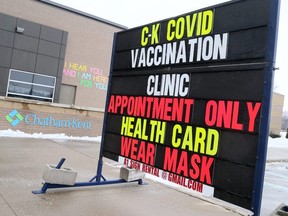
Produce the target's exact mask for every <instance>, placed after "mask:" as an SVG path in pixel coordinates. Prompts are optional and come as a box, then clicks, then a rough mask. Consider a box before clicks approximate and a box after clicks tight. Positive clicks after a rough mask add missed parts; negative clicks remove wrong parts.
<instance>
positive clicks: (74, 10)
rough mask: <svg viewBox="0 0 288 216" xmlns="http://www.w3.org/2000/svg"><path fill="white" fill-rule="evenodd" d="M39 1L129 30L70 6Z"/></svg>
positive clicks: (47, 0) (43, 0)
mask: <svg viewBox="0 0 288 216" xmlns="http://www.w3.org/2000/svg"><path fill="white" fill-rule="evenodd" d="M37 1H39V2H42V3H45V4H48V5H51V6H54V7H57V8H61V9H64V10H66V11H69V12H72V13H75V14H78V15H81V16H84V17H88V18H90V19H94V20H97V21H99V22H102V23H106V24H108V25H112V26H115V27H117V28H121V29H123V30H127V29H128V27H127V26H124V25H120V24H118V23H115V22H112V21H109V20H106V19H103V18H101V17H98V16H95V15H92V14H89V13H86V12H83V11H80V10H77V9H75V8H71V7H68V6H66V5H62V4H59V3H56V2H53V1H51V0H37Z"/></svg>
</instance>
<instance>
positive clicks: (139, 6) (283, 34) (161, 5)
mask: <svg viewBox="0 0 288 216" xmlns="http://www.w3.org/2000/svg"><path fill="white" fill-rule="evenodd" d="M53 1H54V2H57V3H60V4H63V5H67V6H69V7H72V8H76V9H78V10H81V11H84V12H86V13H90V14H93V15H95V16H98V17H101V18H104V19H107V20H109V21H112V22H115V23H118V24H120V25H123V26H127V27H128V28H133V27H137V26H140V25H144V24H147V23H151V22H155V21H158V20H162V19H166V18H169V17H174V16H178V15H181V14H183V13H187V12H190V11H194V10H196V9H200V8H203V7H207V6H211V5H215V4H218V3H222V2H227V1H228V0H207V1H204V0H176V1H167V0H145V1H135V0H121V1H119V0H104V1H102V0H101V1H100V0H78V1H72V0H53ZM287 23H288V0H282V1H281V8H280V22H279V32H278V48H277V56H276V57H277V59H276V67H279V70H277V71H276V72H275V78H274V91H275V92H278V93H280V94H284V95H285V103H284V111H287V112H288V41H287V40H288V28H287Z"/></svg>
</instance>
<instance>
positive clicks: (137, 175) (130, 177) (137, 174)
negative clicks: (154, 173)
mask: <svg viewBox="0 0 288 216" xmlns="http://www.w3.org/2000/svg"><path fill="white" fill-rule="evenodd" d="M144 177H145V173H144V172H142V171H140V170H136V169H131V168H128V167H124V166H123V167H121V169H120V179H124V180H125V181H127V182H129V181H135V180H139V179H143V178H144Z"/></svg>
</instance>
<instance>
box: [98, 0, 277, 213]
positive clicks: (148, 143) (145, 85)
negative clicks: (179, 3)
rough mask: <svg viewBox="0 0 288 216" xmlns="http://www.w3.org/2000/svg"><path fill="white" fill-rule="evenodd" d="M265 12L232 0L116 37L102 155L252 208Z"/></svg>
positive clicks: (262, 4) (262, 5) (263, 5)
mask: <svg viewBox="0 0 288 216" xmlns="http://www.w3.org/2000/svg"><path fill="white" fill-rule="evenodd" d="M269 10H270V1H269V0H264V1H254V0H253V1H252V0H248V1H236V2H233V3H228V4H222V5H218V6H216V7H212V8H206V9H203V10H199V11H196V12H191V13H187V14H184V15H181V16H177V17H174V18H171V19H167V20H164V21H159V22H155V23H152V24H147V25H145V26H141V27H139V28H134V29H131V30H127V31H123V32H120V33H117V34H116V35H115V43H114V52H113V61H112V69H111V87H110V90H109V94H108V98H107V100H108V101H107V107H106V112H107V114H106V127H105V133H104V134H105V136H104V137H103V140H104V143H103V154H104V156H105V157H107V158H110V159H112V160H116V161H121V162H123V163H124V164H125V165H128V166H130V167H133V168H136V169H140V170H142V171H144V172H147V173H150V174H152V175H155V176H159V177H160V178H162V179H164V180H166V181H169V182H173V183H176V184H178V185H181V186H183V187H185V188H187V189H189V190H191V191H196V192H199V193H202V194H204V195H206V196H213V197H216V198H219V199H222V200H225V201H228V202H230V203H233V204H236V205H239V206H241V207H244V208H246V209H250V210H251V209H252V201H253V199H254V198H253V190H254V184H255V169H256V166H257V160H256V158H257V154H258V153H257V152H258V149H259V148H262V146H261V145H263V146H265V145H267V143H266V144H265V143H261V142H260V141H259V136H260V122H261V120H262V119H261V115H262V114H261V112H263V107H264V105H263V94H264V92H265V91H264V90H265V86H264V83H265V79H266V78H265V77H266V76H265V74H266V67H267V64H268V63H267V54H266V53H267V49H268V48H267V43H268V42H267V41H268V21H269ZM271 76H272V75H271ZM270 78H271V77H270ZM265 106H266V105H265ZM262 123H263V122H262ZM262 123H261V124H262ZM263 124H265V123H263ZM266 124H268V123H266ZM264 136H266V134H264Z"/></svg>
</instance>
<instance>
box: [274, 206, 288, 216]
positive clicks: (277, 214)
mask: <svg viewBox="0 0 288 216" xmlns="http://www.w3.org/2000/svg"><path fill="white" fill-rule="evenodd" d="M270 216H288V206H287V205H285V204H284V203H282V204H280V205H279V206H278V207H277V208H276V209H275V211H274V212H273V213H272V214H270Z"/></svg>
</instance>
